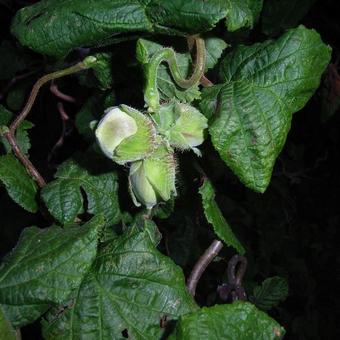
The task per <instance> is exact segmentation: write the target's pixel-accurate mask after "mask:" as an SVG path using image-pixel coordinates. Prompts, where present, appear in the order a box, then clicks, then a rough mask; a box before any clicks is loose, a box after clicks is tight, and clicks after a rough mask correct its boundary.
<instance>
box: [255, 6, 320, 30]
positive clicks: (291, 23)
mask: <svg viewBox="0 0 340 340" xmlns="http://www.w3.org/2000/svg"><path fill="white" fill-rule="evenodd" d="M315 2H316V0H267V1H265V3H264V6H263V11H262V16H261V17H262V32H263V33H265V34H268V35H276V34H278V33H280V32H281V31H283V30H285V29H287V28H293V27H295V26H296V25H297V24H298V23H299V21H300V20H301V19H303V17H304V16H305V15H306V14H307V13H308V11H309V10H310V8H311V7H312V6H313V4H314V3H315Z"/></svg>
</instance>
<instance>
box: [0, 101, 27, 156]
mask: <svg viewBox="0 0 340 340" xmlns="http://www.w3.org/2000/svg"><path fill="white" fill-rule="evenodd" d="M12 120H13V114H12V112H10V111H8V110H7V109H6V108H5V107H4V106H2V105H0V126H1V125H6V126H9V125H10V123H11V122H12ZM32 127H33V124H32V123H31V122H30V121H28V120H24V121H23V122H22V123H21V124H20V125H19V127H18V128H17V130H16V132H15V138H16V141H17V143H18V146H19V147H20V150H21V151H22V152H23V153H24V154H27V153H28V151H29V149H30V147H31V142H30V139H29V136H28V131H27V130H29V129H31V128H32ZM2 148H3V149H4V151H5V152H6V153H9V152H11V151H12V149H11V147H10V145H9V144H8V142H7V140H6V138H5V137H1V136H0V150H1V149H2Z"/></svg>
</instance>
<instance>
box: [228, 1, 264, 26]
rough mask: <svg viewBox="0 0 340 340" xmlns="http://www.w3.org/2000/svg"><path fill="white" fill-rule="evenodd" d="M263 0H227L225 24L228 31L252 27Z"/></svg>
mask: <svg viewBox="0 0 340 340" xmlns="http://www.w3.org/2000/svg"><path fill="white" fill-rule="evenodd" d="M262 4H263V0H228V8H229V11H228V13H227V15H226V26H227V29H228V31H229V32H234V31H237V30H239V29H240V28H250V29H252V28H253V27H254V25H255V23H256V21H257V19H258V17H259V15H260V12H261V9H262Z"/></svg>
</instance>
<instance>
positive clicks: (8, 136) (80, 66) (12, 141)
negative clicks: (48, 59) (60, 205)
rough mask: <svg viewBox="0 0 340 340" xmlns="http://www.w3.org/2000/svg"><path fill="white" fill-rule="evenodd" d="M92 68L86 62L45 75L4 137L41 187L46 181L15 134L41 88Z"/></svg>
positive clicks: (35, 86)
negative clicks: (53, 81)
mask: <svg viewBox="0 0 340 340" xmlns="http://www.w3.org/2000/svg"><path fill="white" fill-rule="evenodd" d="M89 67H91V66H90V64H86V63H84V62H79V63H77V64H75V65H73V66H70V67H68V68H66V69H64V70H60V71H56V72H52V73H49V74H46V75H44V76H43V77H41V78H40V79H38V81H37V82H36V83H35V84H34V86H33V88H32V91H31V93H30V96H29V98H28V100H27V103H26V105H25V106H24V108H23V110H22V111H21V113H20V114H19V115H18V116H17V117H16V118H15V120H14V121H13V122H12V124H11V125H10V127H9V131H8V132H5V133H4V136H5V137H6V139H7V140H8V142H9V144H10V145H11V147H12V150H13V152H14V154H15V155H16V157H17V158H18V159H19V160H20V162H21V163H22V164H23V165H24V167H25V168H26V170H27V171H28V172H29V174H30V175H31V176H32V178H33V179H34V180H35V181H36V182H37V183H38V185H39V187H41V188H42V187H44V186H45V185H46V181H45V180H44V178H43V177H42V176H41V174H40V173H39V171H38V170H37V169H36V168H35V167H34V165H33V164H32V163H31V161H30V160H29V159H28V157H27V156H26V155H25V154H24V153H23V152H22V151H21V149H20V147H19V145H18V143H17V141H16V139H15V132H16V129H17V128H18V126H19V125H20V124H21V123H22V122H23V120H24V119H25V118H26V117H27V115H28V114H29V112H30V111H31V109H32V106H33V104H34V102H35V99H36V97H37V95H38V92H39V90H40V88H41V87H42V86H43V85H44V84H46V83H47V82H49V81H51V80H53V79H57V78H61V77H64V76H67V75H70V74H73V73H76V72H79V71H81V70H85V69H87V68H89Z"/></svg>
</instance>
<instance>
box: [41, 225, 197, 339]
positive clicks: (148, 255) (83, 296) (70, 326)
mask: <svg viewBox="0 0 340 340" xmlns="http://www.w3.org/2000/svg"><path fill="white" fill-rule="evenodd" d="M149 233H150V230H149V228H146V229H145V230H142V231H141V230H139V228H136V227H132V228H129V229H128V230H127V231H126V232H125V233H124V234H123V235H122V236H120V237H118V238H116V239H114V240H113V241H112V242H110V243H107V244H106V245H104V246H102V247H101V249H100V252H99V255H98V257H97V260H96V261H95V262H94V264H93V267H92V269H91V271H90V272H89V273H88V275H87V276H86V278H85V279H84V281H83V283H82V285H81V286H80V288H79V291H78V293H77V298H76V299H75V301H74V305H73V307H72V308H69V309H67V310H66V311H65V313H64V314H63V315H61V316H59V317H58V318H57V319H56V318H55V317H54V316H53V315H51V314H50V315H49V317H48V321H44V322H43V334H44V337H45V339H53V340H57V339H65V338H76V339H78V338H81V337H82V338H86V339H97V338H98V339H121V338H123V336H122V333H124V332H125V333H127V334H128V336H129V338H131V339H145V340H148V339H160V338H161V337H162V333H164V329H162V328H161V327H160V325H159V323H160V319H161V318H162V317H163V316H164V315H167V316H168V318H169V319H172V320H173V319H177V318H178V317H179V316H180V315H183V314H186V313H189V312H192V311H195V310H196V309H197V306H196V304H195V302H194V301H193V299H192V297H191V295H190V294H189V293H188V291H187V289H186V286H185V282H184V277H183V273H182V271H181V269H180V268H179V267H177V266H176V265H175V264H174V263H173V262H172V261H171V260H170V259H169V258H168V257H166V256H164V255H162V254H161V253H160V252H159V251H158V250H157V249H156V248H155V245H154V240H152V238H153V237H151V238H150V234H149ZM53 320H54V321H53Z"/></svg>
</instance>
